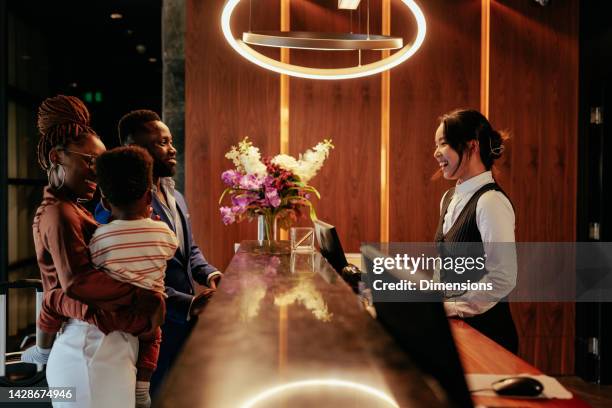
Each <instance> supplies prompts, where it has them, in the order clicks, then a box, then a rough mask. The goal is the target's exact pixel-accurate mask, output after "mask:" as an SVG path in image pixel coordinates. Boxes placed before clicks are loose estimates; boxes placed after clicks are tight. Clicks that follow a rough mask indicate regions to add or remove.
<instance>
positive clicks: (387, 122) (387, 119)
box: [380, 0, 391, 242]
mask: <svg viewBox="0 0 612 408" xmlns="http://www.w3.org/2000/svg"><path fill="white" fill-rule="evenodd" d="M390 32H391V0H383V2H382V33H383V35H388V34H389V33H390ZM389 54H390V52H389V51H387V50H385V51H383V52H382V55H383V58H386V57H388V56H389ZM380 94H381V101H380V102H381V103H380V242H389V205H390V194H391V192H390V191H389V188H390V186H389V180H391V178H390V175H391V174H390V167H389V160H390V151H389V149H390V147H391V131H390V129H391V113H390V109H391V71H385V72H383V73H382V74H381V92H380Z"/></svg>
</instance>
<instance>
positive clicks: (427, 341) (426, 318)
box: [361, 245, 473, 408]
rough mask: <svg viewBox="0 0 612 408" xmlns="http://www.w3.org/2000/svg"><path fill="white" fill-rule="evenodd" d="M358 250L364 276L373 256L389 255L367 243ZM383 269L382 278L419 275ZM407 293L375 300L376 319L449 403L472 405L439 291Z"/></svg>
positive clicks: (465, 407) (466, 407) (461, 407)
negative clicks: (401, 299)
mask: <svg viewBox="0 0 612 408" xmlns="http://www.w3.org/2000/svg"><path fill="white" fill-rule="evenodd" d="M361 253H362V255H363V260H364V270H365V271H366V274H367V275H371V274H372V266H373V260H374V259H375V258H376V257H387V256H390V255H389V254H384V253H383V252H382V251H380V250H379V249H378V248H375V247H373V246H370V245H364V246H362V248H361ZM385 272H388V274H387V276H386V278H385V280H386V281H391V280H393V279H397V280H398V281H399V280H403V279H414V280H419V279H421V278H423V276H422V275H421V274H420V273H419V272H417V273H415V274H407V275H404V274H401V275H400V273H399V272H397V271H393V270H386V271H385ZM409 296H410V298H409V299H407V300H409V301H407V302H397V301H395V302H394V301H388V302H376V301H375V303H374V308H375V310H376V318H377V320H378V321H379V322H380V323H381V324H382V326H383V327H384V328H385V329H386V330H387V332H388V333H389V334H390V335H391V336H392V337H393V338H395V340H396V341H397V343H398V344H399V345H400V347H402V348H403V349H404V350H405V351H406V352H407V353H408V355H409V356H410V357H411V359H412V361H414V363H415V364H416V365H417V366H418V367H419V369H420V370H421V371H423V372H424V373H427V374H429V375H430V376H431V377H433V378H434V379H435V380H436V381H437V382H438V383H439V384H440V386H441V387H442V388H443V389H444V390H445V391H446V394H447V397H448V400H449V404H450V406H453V407H459V408H472V407H473V404H472V398H471V394H470V392H469V390H468V386H467V383H466V381H465V377H464V373H463V367H462V365H461V361H460V360H459V354H458V353H457V348H456V347H455V341H454V339H453V336H452V333H451V330H450V326H449V324H448V318H447V317H446V313H445V312H444V306H443V304H442V294H441V293H439V292H434V291H427V292H425V291H418V290H417V291H413V292H410V295H409ZM375 300H376V299H375Z"/></svg>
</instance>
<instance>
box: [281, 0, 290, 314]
mask: <svg viewBox="0 0 612 408" xmlns="http://www.w3.org/2000/svg"><path fill="white" fill-rule="evenodd" d="M280 29H281V31H289V30H290V29H291V4H290V0H281V2H280ZM289 58H290V50H289V48H281V49H280V60H281V62H282V63H284V64H289ZM280 152H281V154H289V75H284V74H281V76H280ZM280 239H281V240H287V239H289V234H288V232H287V230H284V229H282V228H281V229H280ZM285 312H286V311H285Z"/></svg>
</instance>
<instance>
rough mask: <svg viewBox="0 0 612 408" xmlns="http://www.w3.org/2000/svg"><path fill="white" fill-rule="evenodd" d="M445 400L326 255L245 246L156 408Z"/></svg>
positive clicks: (430, 407) (430, 405) (430, 404)
mask: <svg viewBox="0 0 612 408" xmlns="http://www.w3.org/2000/svg"><path fill="white" fill-rule="evenodd" d="M285 245H286V249H288V244H285ZM317 381H328V383H326V385H321V384H320V383H316V384H319V385H318V386H316V387H313V386H312V384H315V382H317ZM296 382H301V383H300V384H301V385H300V387H297V386H296V387H295V388H289V387H290V386H293V385H295V384H296ZM349 382H350V384H358V385H357V386H355V387H356V388H348V385H349ZM306 384H309V385H306ZM351 386H353V385H351ZM275 387H276V388H275ZM282 387H285V391H284V392H283V393H282V394H273V391H279V390H280V389H281V388H282ZM367 387H371V388H367ZM372 390H375V391H376V392H381V393H384V395H382V396H381V395H374V394H372V393H371V392H372ZM266 392H267V393H268V394H270V395H269V399H267V400H266V401H262V402H260V403H257V404H255V403H253V404H252V405H249V403H251V402H253V400H254V399H255V398H258V396H260V397H261V396H262V393H266ZM272 394H273V395H272ZM389 396H390V397H391V398H392V400H393V401H395V402H394V403H393V404H390V403H389V402H388V401H387V402H385V400H384V398H389ZM438 398H439V394H436V393H435V392H434V391H432V388H430V386H429V385H428V383H427V382H426V381H425V380H424V379H423V377H422V375H421V374H420V372H419V371H418V370H417V369H416V367H415V366H414V365H413V364H412V363H411V361H410V359H409V358H408V356H407V355H406V353H404V352H403V351H402V350H401V349H400V348H399V347H398V346H397V345H396V343H395V342H394V341H393V339H392V338H391V337H390V336H389V335H388V334H387V333H386V332H385V331H384V329H383V328H382V327H381V326H379V324H378V323H377V322H376V321H375V320H373V319H372V318H370V317H369V315H368V314H367V313H366V312H365V311H364V310H363V309H362V307H361V305H360V303H359V300H358V298H357V297H356V296H355V295H354V294H353V292H352V291H351V289H350V288H349V287H348V285H347V284H346V283H345V282H344V281H342V279H340V278H339V276H338V275H337V274H336V272H335V271H334V270H333V269H332V268H331V266H330V265H329V264H328V263H327V262H326V261H325V259H324V258H323V257H322V256H321V255H320V254H319V253H314V254H293V255H291V254H289V253H285V254H281V255H268V254H265V253H263V251H262V248H261V246H260V245H259V242H258V241H245V242H243V243H242V245H241V247H240V249H239V251H238V252H237V253H236V254H235V256H234V258H233V259H232V262H231V263H230V265H229V267H228V269H227V270H226V271H225V273H224V277H223V280H222V282H221V285H220V287H219V289H218V290H217V293H216V294H215V296H214V297H213V299H212V300H211V302H210V303H209V304H208V306H207V307H206V309H205V310H204V312H203V314H202V315H201V316H200V318H199V321H198V322H197V324H196V326H195V328H194V330H193V333H192V334H191V336H190V338H189V339H188V341H187V343H186V345H185V348H184V350H183V352H182V353H181V355H180V356H179V358H178V360H177V362H176V364H175V365H174V367H173V369H172V371H171V372H170V374H169V377H168V379H167V380H166V382H165V383H164V385H163V387H162V389H161V391H160V396H159V398H157V400H156V402H155V406H158V407H172V408H174V407H210V408H225V407H232V408H241V407H253V408H261V407H291V408H299V407H315V406H316V407H317V408H324V407H334V408H349V407H365V406H367V407H392V406H399V407H427V408H435V407H441V406H444V404H443V403H441V402H440V400H439V399H438Z"/></svg>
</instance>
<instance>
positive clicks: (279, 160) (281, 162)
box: [272, 154, 299, 174]
mask: <svg viewBox="0 0 612 408" xmlns="http://www.w3.org/2000/svg"><path fill="white" fill-rule="evenodd" d="M272 163H274V164H276V165H278V166H280V167H282V168H283V169H285V170H289V171H290V172H292V173H293V174H295V173H296V171H297V169H298V167H299V163H298V161H297V160H295V158H294V157H293V156H289V155H287V154H279V155H277V156H275V157H274V158H273V159H272Z"/></svg>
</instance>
